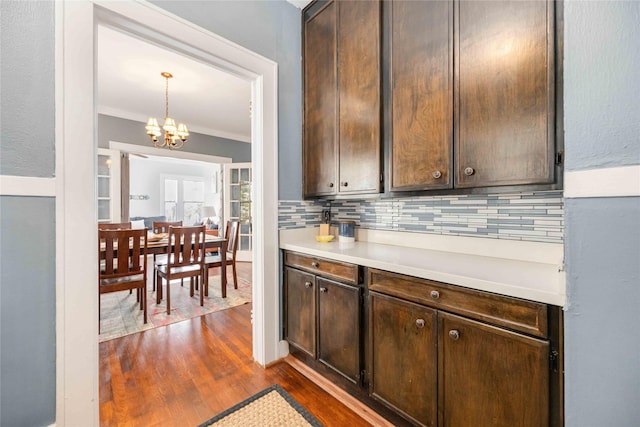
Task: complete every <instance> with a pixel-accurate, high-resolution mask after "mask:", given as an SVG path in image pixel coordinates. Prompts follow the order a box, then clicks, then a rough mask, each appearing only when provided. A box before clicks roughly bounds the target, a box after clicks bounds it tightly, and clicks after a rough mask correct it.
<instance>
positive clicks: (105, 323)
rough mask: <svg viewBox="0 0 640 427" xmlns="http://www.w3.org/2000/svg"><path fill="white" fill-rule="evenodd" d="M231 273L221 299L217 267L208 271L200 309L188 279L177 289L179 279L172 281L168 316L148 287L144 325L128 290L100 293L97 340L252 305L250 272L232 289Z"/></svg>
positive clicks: (100, 340)
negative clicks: (207, 281) (206, 284)
mask: <svg viewBox="0 0 640 427" xmlns="http://www.w3.org/2000/svg"><path fill="white" fill-rule="evenodd" d="M239 264H240V263H239ZM242 264H245V263H242ZM249 268H250V267H249ZM239 269H240V267H239ZM230 270H231V269H230V267H228V268H227V273H228V274H227V276H228V277H229V283H228V284H227V297H226V298H222V294H221V290H220V270H219V268H214V269H210V270H209V297H208V298H207V297H205V300H204V306H203V307H201V306H200V295H199V293H198V291H196V292H195V294H194V296H193V297H190V296H189V280H188V279H186V280H185V282H184V286H180V280H176V281H171V314H170V315H167V305H166V299H163V300H162V301H160V304H156V293H155V292H154V291H153V290H152V286H151V285H150V284H149V285H148V289H147V304H148V305H147V324H144V323H143V314H142V310H140V304H139V303H137V302H136V293H135V292H133V293H132V294H129V291H122V292H113V293H109V294H103V295H102V297H101V300H100V304H101V307H100V335H99V337H98V341H99V342H103V341H108V340H111V339H114V338H119V337H122V336H125V335H129V334H134V333H136V332H141V331H146V330H148V329H152V328H157V327H158V326H164V325H168V324H170V323H175V322H180V321H181V320H186V319H191V318H194V317H198V316H202V315H203V314H208V313H213V312H214V311H219V310H224V309H227V308H231V307H235V306H237V305H242V304H246V303H248V302H251V282H250V279H251V273H250V272H249V274H248V275H247V274H242V273H239V274H238V289H234V287H233V283H232V275H231V272H230ZM165 298H166V296H165Z"/></svg>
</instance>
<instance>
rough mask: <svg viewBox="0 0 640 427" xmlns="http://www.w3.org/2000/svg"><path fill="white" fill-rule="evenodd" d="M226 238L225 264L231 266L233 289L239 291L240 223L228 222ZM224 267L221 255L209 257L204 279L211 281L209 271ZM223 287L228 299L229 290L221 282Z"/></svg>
mask: <svg viewBox="0 0 640 427" xmlns="http://www.w3.org/2000/svg"><path fill="white" fill-rule="evenodd" d="M225 230H226V231H225V233H224V237H225V238H226V239H227V253H226V257H225V258H226V259H225V264H226V265H231V268H232V270H233V287H234V288H235V289H238V271H237V269H236V252H237V251H238V239H239V237H238V236H239V235H240V222H239V221H227V226H226V228H225ZM221 266H222V257H221V256H220V255H213V256H208V257H206V258H205V260H204V267H205V271H204V277H205V279H206V280H208V279H209V269H210V268H215V267H221ZM220 284H221V286H222V298H226V297H227V288H226V286H224V281H223V280H221V283H220ZM205 290H208V283H207V282H205Z"/></svg>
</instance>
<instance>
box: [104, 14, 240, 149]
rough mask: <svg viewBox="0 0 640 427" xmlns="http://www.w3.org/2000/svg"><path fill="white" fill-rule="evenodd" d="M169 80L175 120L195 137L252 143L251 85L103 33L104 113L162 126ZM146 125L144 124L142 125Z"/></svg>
mask: <svg viewBox="0 0 640 427" xmlns="http://www.w3.org/2000/svg"><path fill="white" fill-rule="evenodd" d="M163 71H168V72H170V73H171V74H173V78H172V79H169V116H170V117H172V118H174V119H175V121H176V123H180V122H184V123H185V124H186V125H187V127H188V128H189V131H190V132H197V133H203V134H206V135H213V136H219V137H223V138H229V139H234V140H238V141H244V142H251V122H250V117H249V106H250V100H251V84H250V83H249V82H248V81H245V80H242V79H240V78H238V77H235V76H233V75H231V74H227V73H225V72H222V71H220V70H218V69H216V68H214V67H212V66H209V65H206V64H203V63H201V62H197V61H195V60H193V59H191V58H188V57H185V56H183V55H181V54H178V53H175V52H172V51H170V50H167V49H163V48H160V47H158V46H156V45H152V44H149V43H146V42H144V41H141V40H139V39H137V38H134V37H131V36H128V35H126V34H123V33H121V32H119V31H116V30H113V29H111V28H107V27H103V26H100V27H99V28H98V70H97V73H98V84H97V86H98V87H97V90H98V112H99V113H100V114H106V115H110V116H115V117H120V118H124V119H130V120H136V121H139V122H143V123H146V121H147V119H148V118H149V116H154V117H156V118H157V119H158V122H159V123H160V125H162V120H163V118H164V115H165V79H164V77H162V76H161V75H160V73H161V72H163ZM141 126H142V124H141Z"/></svg>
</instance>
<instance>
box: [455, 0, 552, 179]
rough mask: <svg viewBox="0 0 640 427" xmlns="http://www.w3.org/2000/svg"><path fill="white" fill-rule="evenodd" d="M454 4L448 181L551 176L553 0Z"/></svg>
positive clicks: (545, 177)
mask: <svg viewBox="0 0 640 427" xmlns="http://www.w3.org/2000/svg"><path fill="white" fill-rule="evenodd" d="M456 5H457V14H456V20H457V22H456V25H455V27H456V28H457V32H458V37H456V58H457V61H456V64H457V67H456V93H457V98H456V99H457V101H458V103H457V106H456V109H457V112H456V119H457V126H458V132H457V137H456V143H455V151H456V176H455V186H456V187H463V188H464V187H485V186H497V185H520V184H544V183H551V182H553V174H554V164H553V157H554V138H553V129H554V121H553V117H554V114H553V105H554V95H553V49H554V48H553V2H548V1H460V2H458V3H456Z"/></svg>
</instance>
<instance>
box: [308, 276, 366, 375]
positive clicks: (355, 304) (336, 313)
mask: <svg viewBox="0 0 640 427" xmlns="http://www.w3.org/2000/svg"><path fill="white" fill-rule="evenodd" d="M317 287H318V360H319V361H320V362H322V363H324V364H325V365H327V366H329V367H330V368H332V369H334V370H335V371H337V372H339V373H340V374H342V375H344V376H345V377H346V378H348V379H349V380H350V381H352V382H353V383H357V382H358V381H359V380H360V305H361V304H360V288H358V287H356V286H352V285H346V284H342V283H338V282H334V281H333V280H327V279H324V278H322V277H318V278H317Z"/></svg>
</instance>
